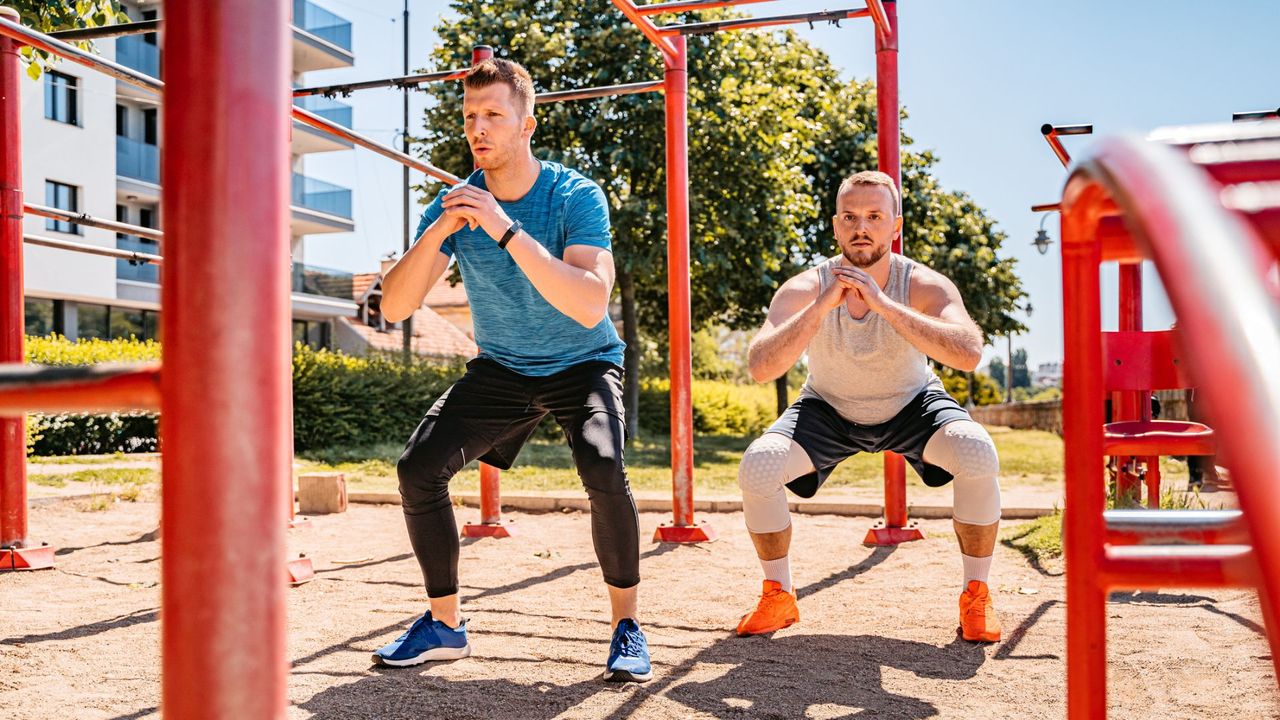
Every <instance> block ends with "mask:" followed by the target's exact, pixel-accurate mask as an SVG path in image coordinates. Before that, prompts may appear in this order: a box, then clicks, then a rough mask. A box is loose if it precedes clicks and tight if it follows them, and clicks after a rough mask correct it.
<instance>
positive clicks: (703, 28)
mask: <svg viewBox="0 0 1280 720" xmlns="http://www.w3.org/2000/svg"><path fill="white" fill-rule="evenodd" d="M870 16H871V11H870V10H867V9H866V8H862V9H860V10H834V11H823V12H815V13H803V14H799V15H777V16H774V17H762V18H742V19H740V20H713V21H711V22H701V23H687V24H683V25H663V26H661V27H659V28H657V30H658V34H659V35H661V36H662V37H664V38H665V37H674V36H679V35H699V34H703V33H712V32H722V31H730V30H752V29H756V28H763V27H776V26H779V25H795V24H798V23H802V22H836V21H838V20H851V19H854V18H864V17H870Z"/></svg>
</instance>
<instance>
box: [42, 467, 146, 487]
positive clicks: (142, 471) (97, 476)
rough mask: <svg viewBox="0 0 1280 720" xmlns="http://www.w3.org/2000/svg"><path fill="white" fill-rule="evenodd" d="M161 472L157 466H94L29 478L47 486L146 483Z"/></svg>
mask: <svg viewBox="0 0 1280 720" xmlns="http://www.w3.org/2000/svg"><path fill="white" fill-rule="evenodd" d="M159 477H160V473H159V472H158V471H157V470H156V469H155V468H149V467H141V468H137V467H127V468H113V467H104V468H93V469H86V470H76V471H75V472H69V473H54V474H47V473H42V474H35V475H31V476H30V477H28V478H27V479H28V480H30V481H31V482H33V483H35V484H36V485H44V486H46V487H65V486H66V483H67V482H79V483H97V484H100V485H145V484H148V483H153V482H155V481H156V480H157V479H159Z"/></svg>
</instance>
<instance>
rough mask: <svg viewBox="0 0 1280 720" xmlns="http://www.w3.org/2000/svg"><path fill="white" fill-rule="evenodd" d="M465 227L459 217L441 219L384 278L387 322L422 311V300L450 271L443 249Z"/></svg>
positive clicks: (423, 234) (453, 215) (383, 309)
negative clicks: (448, 238)
mask: <svg viewBox="0 0 1280 720" xmlns="http://www.w3.org/2000/svg"><path fill="white" fill-rule="evenodd" d="M463 224H464V221H462V220H461V219H460V218H459V217H458V216H457V215H456V214H451V213H448V212H446V213H445V214H444V215H441V216H440V217H439V218H438V219H437V220H436V221H435V222H433V223H431V225H429V226H428V227H427V229H426V230H424V231H423V233H422V236H421V237H419V238H418V241H417V242H416V243H414V245H413V247H411V248H409V251H408V252H406V253H405V254H404V257H402V258H400V261H399V262H397V263H396V264H395V265H394V266H392V268H391V270H389V271H388V272H387V274H386V276H385V277H383V278H382V315H383V317H385V318H386V319H387V321H388V322H400V321H401V320H404V319H405V318H407V317H409V316H410V315H412V314H413V311H415V310H417V309H418V308H420V307H422V300H423V298H425V297H426V296H427V293H428V292H430V290H431V288H432V287H434V286H435V284H436V281H437V280H439V279H440V276H441V275H444V271H445V268H447V267H449V257H448V256H447V255H445V254H444V253H442V252H440V246H441V245H443V244H444V240H445V238H447V237H449V236H450V235H452V234H453V233H454V231H456V230H457V229H458V228H460V227H462V225H463Z"/></svg>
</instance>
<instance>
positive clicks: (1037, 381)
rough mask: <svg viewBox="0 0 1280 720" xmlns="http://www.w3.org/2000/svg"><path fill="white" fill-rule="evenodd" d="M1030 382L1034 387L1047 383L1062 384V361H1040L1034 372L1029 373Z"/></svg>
mask: <svg viewBox="0 0 1280 720" xmlns="http://www.w3.org/2000/svg"><path fill="white" fill-rule="evenodd" d="M1031 384H1032V385H1033V386H1035V387H1042V386H1048V385H1056V386H1058V387H1061V386H1062V363H1061V362H1047V363H1040V366H1039V367H1037V368H1036V370H1035V372H1033V373H1031Z"/></svg>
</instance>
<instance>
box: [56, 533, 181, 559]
mask: <svg viewBox="0 0 1280 720" xmlns="http://www.w3.org/2000/svg"><path fill="white" fill-rule="evenodd" d="M159 539H160V528H156V529H155V530H151V531H149V532H145V533H143V534H141V535H139V536H138V537H136V538H134V539H132V540H119V541H117V540H111V541H108V542H100V543H98V544H96V545H85V546H84V547H60V548H57V549H56V550H54V551H53V554H54V555H57V556H62V555H70V554H71V553H73V552H79V551H81V550H92V549H93V548H100V547H118V546H123V545H137V544H139V543H149V542H155V541H156V540H159Z"/></svg>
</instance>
